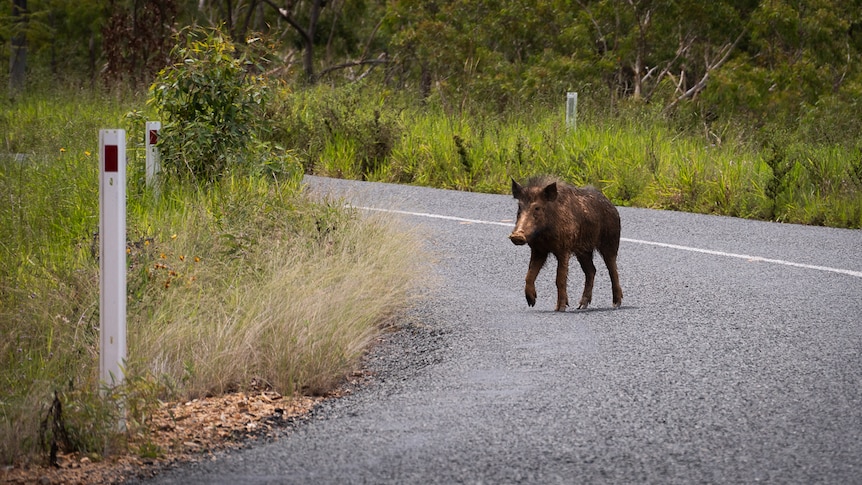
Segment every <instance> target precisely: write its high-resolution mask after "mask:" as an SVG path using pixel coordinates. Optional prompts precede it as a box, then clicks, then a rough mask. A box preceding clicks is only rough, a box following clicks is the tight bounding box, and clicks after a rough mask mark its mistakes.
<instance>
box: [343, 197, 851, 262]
mask: <svg viewBox="0 0 862 485" xmlns="http://www.w3.org/2000/svg"><path fill="white" fill-rule="evenodd" d="M353 208H354V209H360V210H366V211H374V212H387V213H390V214H402V215H407V216H416V217H428V218H431V219H443V220H447V221H457V222H464V223H471V224H486V225H493V226H506V227H515V224H513V223H511V222H502V221H501V222H497V221H483V220H479V219H465V218H463V217H454V216H444V215H441V214H429V213H427V212H410V211H401V210H394V209H380V208H377V207H358V206H353ZM620 240H621V241H623V242H629V243H634V244H646V245H648V246H658V247H662V248H668V249H677V250H680V251H690V252H694V253H703V254H710V255H713V256H724V257H728V258H737V259H745V260H747V261H756V262H760V263H770V264H780V265H784V266H793V267H795V268H805V269H813V270H816V271H827V272H830V273H838V274H844V275H848V276H855V277H856V278H862V271H853V270H849V269H841V268H830V267H829V266H817V265H813V264H803V263H795V262H793V261H785V260H783V259H770V258H763V257H760V256H750V255H747V254H736V253H726V252H724V251H713V250H711V249H701V248H693V247H690V246H680V245H679V244H667V243H660V242H655V241H644V240H641V239H629V238H625V237H623V238H620Z"/></svg>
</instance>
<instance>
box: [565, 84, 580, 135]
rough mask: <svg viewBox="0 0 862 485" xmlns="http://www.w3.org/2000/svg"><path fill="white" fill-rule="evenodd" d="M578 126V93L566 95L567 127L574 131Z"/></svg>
mask: <svg viewBox="0 0 862 485" xmlns="http://www.w3.org/2000/svg"><path fill="white" fill-rule="evenodd" d="M577 125H578V93H572V92H570V93H567V94H566V126H567V127H569V128H570V129H572V130H574V129H575V128H577Z"/></svg>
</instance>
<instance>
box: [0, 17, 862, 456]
mask: <svg viewBox="0 0 862 485" xmlns="http://www.w3.org/2000/svg"><path fill="white" fill-rule="evenodd" d="M276 3H277V2H260V1H256V0H237V1H235V2H215V1H210V0H206V1H197V0H195V1H191V0H152V1H148V2H137V1H129V0H124V1H117V2H111V4H110V5H109V6H107V7H105V6H104V5H103V2H97V1H95V0H83V1H79V2H50V1H35V0H34V1H32V2H29V3H28V2H23V1H20V0H15V1H13V2H11V3H5V4H3V5H2V6H0V40H2V41H3V42H4V45H7V46H8V47H9V48H8V49H4V50H3V51H2V55H0V61H3V62H0V64H2V65H9V66H10V69H9V74H8V78H6V77H3V78H2V79H0V80H2V81H3V82H2V85H4V86H8V87H9V91H8V93H9V95H8V96H7V97H4V98H3V99H2V100H0V142H2V146H0V201H2V202H0V334H2V335H3V339H2V341H0V386H2V387H0V389H3V391H2V394H0V461H2V462H3V463H4V464H10V463H20V462H26V461H32V460H41V459H42V457H43V456H44V455H48V456H49V461H50V455H51V450H52V449H55V450H56V449H58V448H59V449H61V450H64V449H65V450H76V451H81V452H85V453H93V454H95V455H94V456H97V457H98V456H105V455H106V454H110V453H112V452H115V451H117V450H123V449H126V448H128V446H129V445H128V443H129V442H130V440H129V438H130V437H135V438H136V439H135V440H133V442H135V443H141V442H144V443H146V436H140V435H141V433H145V430H146V426H145V424H146V422H147V419H148V415H149V412H150V411H151V409H152V406H154V405H155V404H157V403H158V400H159V399H187V398H191V397H194V396H200V395H206V394H218V393H221V392H227V391H231V390H241V389H246V388H248V387H249V386H253V385H256V386H260V385H263V386H268V387H271V388H272V389H275V390H277V391H278V392H281V393H284V394H290V393H323V392H326V391H327V390H328V389H331V388H332V386H333V385H335V384H336V383H337V382H339V379H340V378H341V377H342V376H344V375H345V373H347V372H349V370H350V369H351V368H352V367H353V366H354V365H356V362H357V358H358V357H359V356H360V355H361V354H362V352H363V351H364V349H365V348H366V347H367V344H368V343H369V342H370V341H371V340H372V339H373V338H374V335H375V334H376V333H377V332H379V331H380V329H381V328H382V327H383V326H385V325H387V324H388V323H389V322H390V321H391V320H392V318H393V317H394V316H397V315H398V312H399V311H401V310H403V309H404V308H405V307H407V306H409V305H410V304H411V302H412V301H414V298H416V297H417V295H419V294H420V293H421V292H422V288H423V287H422V286H421V284H420V283H419V282H420V281H423V280H424V278H423V265H424V261H426V260H427V257H426V256H425V255H424V254H423V251H422V250H421V248H420V246H421V244H420V242H419V241H418V239H417V236H415V235H412V234H407V233H404V232H403V231H401V230H399V228H398V227H395V226H393V225H392V223H390V222H386V221H384V220H381V219H374V218H369V217H367V216H366V215H360V214H357V213H356V212H353V211H351V210H348V209H345V208H344V207H342V204H341V203H340V202H339V201H320V200H311V199H310V198H309V197H308V196H307V194H305V193H303V190H302V187H301V179H302V176H303V175H304V174H318V175H325V176H331V177H343V178H352V179H357V180H375V181H386V182H395V183H404V184H417V185H426V186H432V187H441V188H450V189H458V190H469V191H481V192H489V193H507V192H508V190H509V184H510V178H511V177H514V178H516V179H518V180H523V179H525V178H527V177H529V176H532V175H536V174H540V173H542V174H551V175H557V176H559V177H561V178H563V179H565V180H568V181H570V182H573V183H575V184H592V185H595V186H597V187H598V188H600V189H601V190H602V191H604V193H605V194H606V195H607V196H608V197H609V198H611V200H612V201H613V202H614V203H616V204H618V205H626V206H637V207H652V208H658V209H671V210H683V211H694V212H701V213H710V214H722V215H729V216H735V217H746V218H755V219H762V220H770V221H779V222H789V223H803V224H816V225H829V226H835V227H842V228H852V229H860V228H862V141H860V140H862V121H860V120H862V117H860V116H859V111H860V108H861V107H862V106H860V103H862V64H860V62H859V59H860V55H862V16H860V15H862V13H860V12H862V8H860V5H859V1H858V0H854V1H852V2H843V1H838V0H816V1H815V0H803V1H800V2H787V1H784V0H775V1H769V2H756V1H752V2H730V1H713V2H691V1H688V0H673V1H667V2H653V1H649V0H640V1H619V0H583V1H581V0H579V1H576V2H566V1H556V0H554V1H548V2H535V1H526V2H525V1H521V0H519V1H517V2H516V1H509V0H502V1H500V2H475V1H472V0H447V1H444V2H414V1H397V2H394V1H352V0H351V1H341V0H333V1H328V2H323V1H322V0H305V1H298V2H287V3H286V6H287V8H277V7H276ZM28 8H29V10H28ZM201 26H208V27H201ZM21 52H26V54H27V55H26V56H20V55H17V54H16V55H13V53H21ZM7 56H8V58H7ZM567 91H576V92H578V93H579V106H578V113H577V124H576V126H566V124H565V111H564V110H565V105H564V103H565V96H566V92H567ZM147 120H161V121H162V126H163V129H162V132H161V135H160V139H159V147H160V149H161V152H162V164H163V172H162V175H161V179H160V184H159V191H158V194H157V193H156V191H154V190H153V189H152V188H151V187H147V185H146V183H145V180H144V178H145V174H144V154H143V136H144V133H143V131H144V122H145V121H147ZM100 128H125V129H126V131H127V150H128V153H127V158H128V161H129V166H128V217H129V222H128V262H129V272H128V275H129V276H128V277H129V281H128V290H129V302H128V310H129V311H128V313H129V322H128V323H129V356H130V357H129V361H128V362H127V367H126V377H127V379H126V383H125V384H124V385H123V386H120V387H118V388H115V389H113V390H107V389H100V388H99V383H98V382H97V379H98V377H97V375H98V368H97V367H98V354H97V352H98V347H97V346H98V322H99V319H98V261H97V257H98V247H99V246H98V244H99V241H98V236H97V234H96V232H97V229H98V170H97V167H98V146H97V133H98V129H100ZM121 409H122V413H124V415H125V417H126V423H127V430H126V432H125V433H119V432H118V430H117V429H116V427H115V423H116V422H117V419H118V416H119V415H120V413H121ZM136 435H137V436H136ZM136 446H140V445H136ZM131 451H133V452H136V453H140V454H146V455H148V456H153V455H156V456H157V455H158V454H159V450H158V449H154V448H153V447H147V446H142V447H141V448H140V449H134V450H131Z"/></svg>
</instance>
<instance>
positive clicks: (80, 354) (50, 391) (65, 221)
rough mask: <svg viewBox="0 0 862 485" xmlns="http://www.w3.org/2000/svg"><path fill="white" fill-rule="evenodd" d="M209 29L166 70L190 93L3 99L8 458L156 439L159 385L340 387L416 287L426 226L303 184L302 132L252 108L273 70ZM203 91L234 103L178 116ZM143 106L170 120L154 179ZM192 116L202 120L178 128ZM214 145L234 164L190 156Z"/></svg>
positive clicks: (290, 390) (184, 394)
mask: <svg viewBox="0 0 862 485" xmlns="http://www.w3.org/2000/svg"><path fill="white" fill-rule="evenodd" d="M198 34H199V35H198V36H197V37H195V36H191V37H190V39H193V40H190V42H189V43H188V44H181V45H180V46H179V47H178V49H180V50H185V49H194V50H197V52H198V53H199V54H200V53H203V54H205V55H206V56H201V57H198V59H199V61H200V65H197V66H196V69H180V70H177V71H172V72H165V73H164V75H163V76H162V77H160V78H159V81H160V82H162V81H164V82H171V83H175V82H179V83H182V82H183V81H182V80H183V79H186V78H187V77H189V76H196V80H197V81H198V83H197V84H196V85H195V86H196V88H201V92H199V93H197V95H195V94H193V93H192V90H193V88H192V87H191V86H188V87H183V88H182V89H184V90H185V91H184V92H185V93H186V94H187V95H188V96H184V97H182V99H179V98H172V99H167V98H159V97H158V96H151V97H149V99H150V100H153V101H152V102H151V103H150V104H149V105H148V104H147V99H148V98H147V97H144V96H135V95H116V96H112V95H108V96H104V97H101V96H95V95H93V96H90V95H87V94H81V93H79V92H57V93H40V94H38V95H35V96H32V97H26V98H23V99H19V100H17V101H15V102H14V103H8V102H7V103H5V104H4V105H3V109H2V111H0V127H2V128H0V132H2V133H3V134H4V140H3V141H4V143H5V148H6V149H7V150H8V152H7V154H4V155H3V157H2V159H0V198H1V199H2V200H3V201H4V202H3V203H2V204H0V334H2V335H3V339H2V340H0V388H2V389H3V392H2V395H0V460H2V462H3V463H4V464H11V463H18V462H22V461H23V462H26V461H29V460H33V459H36V460H37V461H42V460H43V458H42V457H43V456H45V457H47V455H48V454H49V452H50V453H53V452H52V449H53V450H59V451H78V452H82V453H85V454H87V455H88V456H92V457H94V458H95V459H98V458H99V457H101V456H105V455H106V454H112V453H117V452H122V451H124V450H126V449H127V447H128V443H130V442H134V443H135V447H136V448H134V449H132V450H131V451H132V452H135V453H139V454H142V456H143V455H146V456H158V455H159V453H160V450H158V449H154V448H153V447H152V446H149V445H148V444H147V443H148V442H147V439H146V432H147V426H146V425H147V420H148V418H149V416H150V415H151V412H152V410H153V409H154V408H153V406H157V405H158V403H159V400H167V399H177V400H188V399H193V398H195V397H199V396H205V395H217V394H220V393H224V392H230V391H237V390H246V389H250V388H253V387H254V388H265V389H273V390H275V391H277V392H279V393H281V394H284V395H297V394H301V395H320V394H324V393H327V392H330V391H331V390H333V389H334V388H335V387H336V386H337V385H338V384H339V383H340V382H341V380H342V378H343V377H344V376H345V375H348V374H349V373H350V372H352V371H353V370H355V367H356V365H357V363H358V359H359V358H360V357H361V356H362V354H363V353H364V352H365V350H367V348H368V345H369V344H370V343H371V342H372V341H373V340H374V339H375V338H376V336H377V335H378V334H379V333H380V332H381V330H382V329H384V328H385V327H386V326H387V325H390V324H393V323H394V321H393V320H392V319H393V318H394V317H395V316H397V315H398V314H399V312H401V311H403V310H404V309H405V308H407V307H409V306H410V305H411V302H413V301H415V299H416V298H417V296H418V295H419V294H420V293H421V291H422V286H421V285H420V284H419V279H420V278H421V277H422V274H423V264H424V261H426V258H425V256H423V251H422V249H421V247H420V242H419V239H418V237H417V236H415V235H412V234H410V233H406V232H404V231H403V230H401V229H399V228H398V227H397V226H395V225H394V223H393V222H391V221H387V220H384V219H379V218H374V217H367V216H365V215H362V214H359V213H357V212H356V211H353V210H349V209H346V208H344V207H343V205H342V203H341V202H340V201H338V200H316V199H312V198H310V197H308V196H307V195H306V194H305V193H304V192H303V189H302V186H301V183H300V182H301V177H302V175H303V172H302V170H301V167H300V166H299V164H298V161H297V160H296V159H295V157H294V156H293V155H292V154H291V152H290V151H288V150H285V149H282V148H279V147H275V146H273V145H270V144H269V143H267V142H264V141H262V140H258V139H257V136H258V135H257V133H258V132H259V131H261V130H262V129H263V127H262V126H259V124H260V123H262V122H258V121H252V120H256V119H257V118H256V116H257V113H258V111H257V110H259V109H262V108H263V107H264V106H265V101H264V98H265V93H264V91H265V86H263V85H262V84H256V83H255V84H252V83H249V82H248V79H247V78H245V77H244V75H243V70H242V68H241V65H240V64H238V60H237V59H236V58H234V57H232V56H231V55H230V52H228V51H229V50H230V49H231V48H232V47H231V46H230V43H226V41H225V39H224V38H223V37H220V36H218V35H217V34H215V35H214V34H212V33H206V32H203V33H201V32H199V33H198ZM183 54H188V55H193V54H192V53H191V52H190V51H188V52H184V53H183ZM207 56H208V57H207ZM216 72H217V73H219V76H214V75H213V73H216ZM226 73H228V74H227V75H226ZM229 73H233V74H232V75H230V74H229ZM155 87H156V89H157V88H158V83H157V84H156V85H155ZM206 89H213V90H218V91H219V92H221V93H224V92H226V91H229V90H232V89H233V90H235V92H236V93H237V100H234V102H231V103H227V104H218V105H215V104H214V103H215V102H218V101H220V100H223V99H224V98H223V97H217V98H207V93H206V92H203V91H205V90H206ZM70 94H73V95H70ZM239 98H243V99H246V100H249V101H250V102H248V103H242V102H239V101H238V100H239ZM190 100H195V101H193V103H198V104H195V105H194V106H191V108H190V103H192V101H190ZM258 100H259V101H260V102H257V101H258ZM251 101H254V102H251ZM237 105H242V106H243V108H242V109H239V110H238V111H239V112H240V113H239V115H240V116H241V117H242V120H243V126H242V127H241V129H242V130H245V131H243V132H242V133H239V134H236V133H229V132H226V131H221V132H220V135H219V138H218V141H219V143H221V145H220V146H219V149H218V150H215V151H213V150H211V142H210V141H209V140H210V139H211V137H210V138H208V137H207V133H212V132H214V131H215V130H217V129H222V130H224V129H225V128H227V130H228V131H229V130H230V129H231V127H230V126H229V124H228V123H225V122H224V119H225V117H224V116H222V114H223V113H220V110H222V111H232V110H233V109H234V107H236V106H237ZM193 109H198V110H199V111H198V113H206V116H217V117H220V119H221V121H220V123H219V124H218V125H214V124H213V123H212V122H211V121H209V120H210V118H207V117H205V116H204V115H201V114H194V115H191V117H190V118H181V115H180V114H179V113H180V112H183V113H185V114H183V115H182V116H188V114H187V113H189V112H193V111H192V110H193ZM234 114H236V113H234ZM150 116H160V117H161V118H162V119H164V120H165V124H164V125H163V133H164V135H165V137H164V138H165V140H166V142H165V147H172V149H171V148H168V150H166V151H165V157H164V158H163V163H164V164H165V172H164V177H163V180H162V182H163V184H162V190H161V194H160V196H158V197H156V196H155V194H154V193H153V191H152V190H151V188H148V187H147V186H146V183H145V180H144V153H143V122H144V119H151V118H150ZM183 119H185V120H187V122H186V123H183V122H182V120H183ZM172 122H175V123H176V124H172ZM103 127H123V128H125V129H126V130H127V137H128V144H127V149H128V153H127V157H128V164H129V165H128V222H127V226H128V228H127V234H128V236H127V237H128V249H127V253H128V263H129V268H128V298H129V300H128V305H127V306H128V308H127V314H128V322H127V325H128V349H129V350H128V356H129V357H128V362H127V363H126V368H125V370H126V380H125V383H124V384H123V385H121V386H118V387H116V388H113V389H104V388H102V387H100V384H99V382H98V362H99V359H98V352H99V315H98V311H99V292H98V289H99V265H98V254H99V239H98V225H99V221H98V213H99V209H98V129H99V128H103ZM185 129H191V130H195V134H196V137H194V138H182V134H181V133H179V130H185ZM237 129H240V128H237ZM231 134H235V135H236V136H235V137H231V136H230V135H231ZM172 137H173V138H172ZM174 140H180V141H179V142H176V145H170V143H171V142H173V141H174ZM8 153H13V154H20V155H9V154H8ZM202 153H211V154H212V155H213V156H222V157H223V158H222V160H224V165H221V166H219V169H218V170H215V169H213V167H214V166H215V163H216V162H212V163H210V164H200V165H193V164H191V163H190V162H191V161H193V160H201V159H202V158H201V157H202V156H203V155H201V154H202ZM121 416H123V417H124V420H125V423H126V427H127V431H126V432H125V433H121V432H118V428H117V423H118V422H119V419H120V417H121ZM162 451H164V450H162Z"/></svg>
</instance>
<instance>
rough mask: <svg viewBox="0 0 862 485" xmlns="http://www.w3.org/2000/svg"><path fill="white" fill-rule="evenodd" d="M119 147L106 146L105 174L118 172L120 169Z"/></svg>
mask: <svg viewBox="0 0 862 485" xmlns="http://www.w3.org/2000/svg"><path fill="white" fill-rule="evenodd" d="M117 160H118V154H117V145H105V172H116V171H118V168H119V162H118V161H117Z"/></svg>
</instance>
